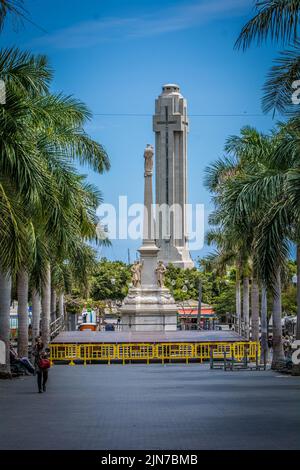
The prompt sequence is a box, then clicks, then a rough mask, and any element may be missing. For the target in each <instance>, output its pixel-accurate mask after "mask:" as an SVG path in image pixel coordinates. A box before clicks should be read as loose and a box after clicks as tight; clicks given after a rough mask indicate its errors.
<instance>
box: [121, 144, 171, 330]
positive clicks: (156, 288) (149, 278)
mask: <svg viewBox="0 0 300 470" xmlns="http://www.w3.org/2000/svg"><path fill="white" fill-rule="evenodd" d="M153 153H154V152H153V147H152V146H151V145H148V146H147V147H146V149H145V152H144V159H145V173H144V184H145V192H144V226H143V243H142V246H141V248H140V249H139V252H140V255H141V260H140V261H136V262H135V263H134V265H133V266H132V268H131V271H132V282H133V286H132V287H131V288H130V289H129V292H128V295H127V297H126V298H125V299H124V303H123V306H122V307H121V314H122V320H121V328H122V330H123V331H172V330H173V331H174V330H176V329H177V305H176V304H175V301H174V299H173V297H172V295H171V294H170V291H169V290H168V289H167V288H166V287H164V273H165V270H166V268H165V266H164V265H163V263H162V262H161V259H160V257H158V253H159V248H157V246H156V244H155V240H154V229H153V227H154V221H153V196H152V174H153Z"/></svg>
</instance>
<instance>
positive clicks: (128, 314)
mask: <svg viewBox="0 0 300 470" xmlns="http://www.w3.org/2000/svg"><path fill="white" fill-rule="evenodd" d="M121 326H122V331H176V330H177V305H176V304H175V301H174V299H173V297H172V295H171V294H170V291H169V290H168V289H166V288H165V287H163V288H157V287H156V286H152V287H140V288H134V287H132V288H131V289H130V290H129V292H128V295H127V297H126V299H125V300H124V304H123V306H122V321H121Z"/></svg>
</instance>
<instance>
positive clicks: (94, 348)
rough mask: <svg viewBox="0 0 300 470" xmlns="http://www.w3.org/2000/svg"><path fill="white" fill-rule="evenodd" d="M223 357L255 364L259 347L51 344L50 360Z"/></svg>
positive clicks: (72, 362)
mask: <svg viewBox="0 0 300 470" xmlns="http://www.w3.org/2000/svg"><path fill="white" fill-rule="evenodd" d="M224 351H226V356H227V357H231V358H235V359H237V360H242V359H243V358H244V357H247V358H248V360H249V361H255V360H256V357H257V355H259V354H260V344H259V343H256V342H247V341H245V342H243V341H241V342H235V343H225V342H220V343H218V342H214V343H171V342H170V343H156V344H155V343H121V344H110V343H103V344H102V343H101V344H55V343H54V344H50V359H51V362H52V363H54V362H56V361H68V362H69V364H70V365H75V361H78V362H83V363H84V364H87V363H92V362H100V361H101V362H106V363H108V364H110V363H111V362H112V361H119V362H122V363H123V364H126V362H132V361H145V362H147V363H148V364H149V363H150V362H151V361H160V362H161V363H162V364H163V363H164V362H165V361H170V362H171V361H172V360H184V361H186V363H188V362H189V361H192V360H197V361H198V362H203V361H208V360H210V357H211V354H212V352H213V356H214V357H215V358H218V357H219V358H223V357H224Z"/></svg>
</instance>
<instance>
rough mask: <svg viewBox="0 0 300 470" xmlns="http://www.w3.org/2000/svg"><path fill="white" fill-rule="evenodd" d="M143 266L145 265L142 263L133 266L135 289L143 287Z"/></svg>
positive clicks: (137, 262)
mask: <svg viewBox="0 0 300 470" xmlns="http://www.w3.org/2000/svg"><path fill="white" fill-rule="evenodd" d="M142 266H143V265H142V263H140V261H135V262H134V264H133V266H131V274H132V284H133V287H140V286H141V275H142Z"/></svg>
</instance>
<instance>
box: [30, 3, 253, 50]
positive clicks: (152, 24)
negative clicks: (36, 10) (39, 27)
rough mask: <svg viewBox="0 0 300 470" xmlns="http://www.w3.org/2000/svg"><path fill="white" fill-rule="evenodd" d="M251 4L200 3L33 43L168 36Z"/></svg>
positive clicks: (98, 23)
mask: <svg viewBox="0 0 300 470" xmlns="http://www.w3.org/2000/svg"><path fill="white" fill-rule="evenodd" d="M251 3H252V0H201V1H199V0H198V1H197V2H195V1H194V2H193V3H188V4H185V3H182V4H179V5H177V6H176V7H174V8H168V9H161V10H159V11H157V12H156V14H151V15H144V16H140V17H128V18H117V17H112V18H103V19H100V20H94V21H85V22H82V23H78V24H75V25H74V26H71V27H68V28H64V29H61V30H57V31H54V32H53V33H50V34H48V35H45V36H42V37H39V38H37V39H35V40H34V43H35V44H39V45H43V46H45V45H48V46H51V47H54V48H60V49H78V48H87V47H93V46H96V45H97V44H100V43H103V42H106V41H113V40H121V39H124V38H137V37H147V36H156V35H159V34H167V33H171V32H174V31H180V30H185V29H189V28H192V27H195V26H197V25H200V24H203V23H207V22H209V21H213V20H215V19H220V18H223V17H227V18H228V17H230V16H238V15H241V14H243V13H245V12H246V11H249V7H251Z"/></svg>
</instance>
